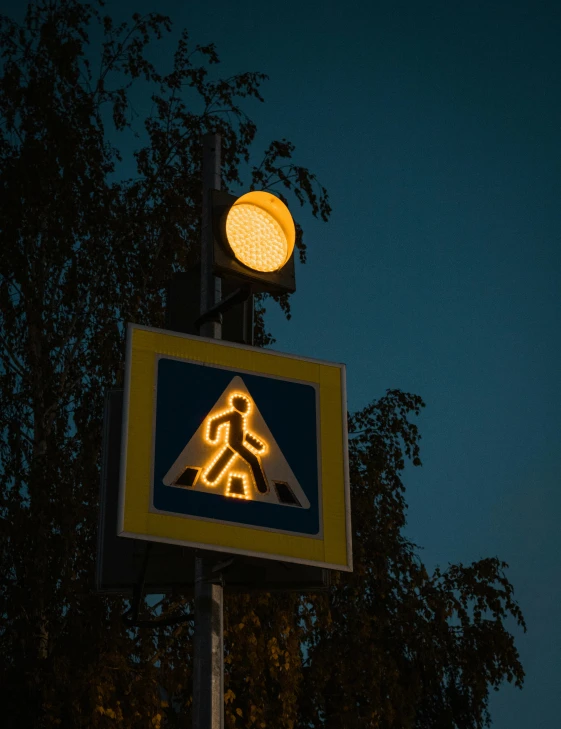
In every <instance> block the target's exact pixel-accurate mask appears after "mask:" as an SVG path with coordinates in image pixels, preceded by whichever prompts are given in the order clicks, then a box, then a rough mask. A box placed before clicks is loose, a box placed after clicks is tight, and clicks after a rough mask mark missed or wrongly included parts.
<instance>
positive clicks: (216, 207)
mask: <svg viewBox="0 0 561 729" xmlns="http://www.w3.org/2000/svg"><path fill="white" fill-rule="evenodd" d="M212 210H213V213H212V223H213V230H212V232H213V240H214V242H213V252H214V273H215V275H216V276H220V277H222V278H225V279H231V280H234V281H238V282H240V283H249V284H251V287H252V290H253V291H255V292H256V293H259V292H267V293H272V294H285V293H293V292H294V291H295V290H296V281H295V277H294V241H295V238H296V230H295V227H294V221H293V220H292V216H291V214H290V212H289V210H288V208H287V207H286V205H285V204H284V203H283V202H282V200H280V199H279V198H278V197H276V196H275V195H273V194H271V193H270V192H262V191H253V192H248V193H246V194H245V195H242V196H241V197H236V196H235V195H230V194H229V193H226V192H222V191H219V190H213V191H212Z"/></svg>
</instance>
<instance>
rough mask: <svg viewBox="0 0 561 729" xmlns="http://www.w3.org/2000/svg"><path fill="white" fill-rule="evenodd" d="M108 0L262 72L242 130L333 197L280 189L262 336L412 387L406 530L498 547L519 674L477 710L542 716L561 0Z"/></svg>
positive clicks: (548, 688)
mask: <svg viewBox="0 0 561 729" xmlns="http://www.w3.org/2000/svg"><path fill="white" fill-rule="evenodd" d="M7 5H10V3H6V2H3V3H2V6H3V7H4V10H7V7H6V6H7ZM107 10H108V11H109V12H111V13H112V14H115V15H117V16H118V17H124V16H125V15H126V14H128V11H129V10H130V12H132V11H135V10H137V11H139V12H141V13H144V12H148V11H153V10H157V11H158V12H162V13H165V14H168V15H170V16H171V17H172V18H173V20H174V22H175V23H176V26H177V27H178V28H179V27H183V26H186V27H187V28H189V29H190V32H191V37H192V39H193V41H194V42H196V43H207V42H211V41H212V42H215V43H216V44H217V49H218V52H219V55H220V57H221V60H222V65H221V66H220V67H218V72H219V73H220V74H221V75H231V74H233V73H236V72H241V71H246V70H256V71H262V72H264V73H267V74H268V75H269V76H270V80H269V81H268V82H267V83H266V84H265V85H264V87H263V93H264V96H265V99H266V103H265V104H263V105H261V104H258V103H256V102H255V103H254V102H252V103H250V104H248V105H246V107H245V108H246V109H247V110H248V111H249V113H250V115H251V116H252V118H253V119H254V121H255V122H256V123H257V124H258V127H259V130H260V133H259V137H258V141H257V148H258V149H259V150H261V149H263V148H264V147H265V145H266V144H267V143H268V141H270V140H271V139H273V138H281V137H287V138H288V139H290V140H291V141H292V142H293V143H294V144H295V145H296V153H295V160H296V162H297V163H299V164H304V165H306V166H309V167H310V168H311V169H313V170H314V171H315V172H316V173H317V174H318V177H319V179H320V180H321V182H322V183H323V184H324V185H325V186H326V187H327V188H328V190H329V193H330V197H331V203H332V206H333V215H332V218H331V220H330V222H329V223H328V224H325V223H320V222H316V221H314V220H313V219H312V218H311V216H310V215H309V213H307V212H306V211H300V210H299V209H298V206H296V205H293V211H294V214H295V217H296V219H297V220H298V221H299V222H301V223H302V225H303V226H304V228H305V236H306V241H307V244H308V251H309V255H308V263H307V264H306V265H305V266H298V268H297V285H298V291H297V293H296V294H295V295H294V296H293V299H292V310H293V316H292V320H291V321H290V322H286V321H285V320H284V319H283V316H282V314H281V313H280V312H279V311H275V310H274V309H275V307H273V306H271V307H269V312H270V315H269V317H268V323H269V326H270V328H271V330H272V332H273V334H274V335H275V337H276V339H277V342H276V344H275V345H274V348H275V349H277V350H279V351H285V352H291V353H296V354H299V355H304V356H311V357H317V358H321V359H326V360H334V361H338V362H345V363H346V364H347V376H348V393H349V404H350V408H351V409H352V410H356V409H358V408H361V407H362V406H364V405H366V404H367V403H368V402H369V401H371V400H372V399H374V398H377V397H380V396H381V395H383V394H384V392H385V390H386V389H387V388H400V389H403V390H407V391H410V392H415V393H418V394H419V395H421V396H422V397H423V398H424V400H425V401H426V404H427V407H426V409H425V411H424V412H423V414H422V416H421V418H420V421H419V426H420V429H421V433H422V436H423V440H422V444H421V445H422V459H423V468H422V469H413V468H410V469H409V470H408V471H407V472H406V475H405V481H406V484H407V498H408V502H409V505H410V510H409V522H408V527H407V536H408V537H409V538H410V539H412V540H413V541H414V542H416V543H417V544H419V545H421V546H422V547H423V548H424V549H423V551H422V553H421V557H422V558H423V560H424V561H425V562H426V564H427V566H428V567H434V566H435V565H436V564H440V565H441V566H442V567H445V566H446V565H447V563H449V562H459V561H461V562H464V563H469V562H471V561H473V560H477V559H479V558H481V557H487V556H495V555H496V556H499V557H500V558H501V559H504V560H505V561H507V562H508V563H509V564H510V570H509V572H508V576H509V578H510V579H511V581H512V582H513V584H514V586H515V594H516V597H517V599H518V600H519V602H520V604H521V607H522V608H523V610H524V613H525V616H526V618H527V621H528V627H529V629H528V633H527V634H526V635H523V634H522V633H521V632H518V631H516V641H517V645H518V647H519V649H520V652H521V656H522V661H523V664H524V668H525V670H526V673H527V678H526V684H525V687H524V689H523V691H522V692H520V691H518V690H515V689H513V688H511V687H505V688H504V689H502V690H501V691H500V692H499V693H498V694H495V695H493V697H492V699H491V712H492V717H493V723H494V726H495V727H496V728H497V729H528V728H529V727H531V728H532V729H540V728H541V727H544V728H547V729H550V728H551V727H553V726H557V725H558V724H559V717H558V714H559V712H558V708H557V704H558V701H559V695H560V693H561V631H560V629H559V625H560V624H561V569H560V554H561V533H560V531H559V529H558V525H557V522H558V520H559V518H560V515H561V489H560V488H559V487H560V479H559V475H558V473H559V465H558V463H559V455H560V450H561V449H560V440H561V438H560V431H561V428H560V424H559V418H560V407H559V406H560V404H561V383H560V373H561V362H560V360H561V345H560V331H561V327H560V319H561V316H560V315H561V297H560V290H561V286H560V284H561V246H560V242H561V240H560V239H561V219H560V208H561V205H560V202H561V141H560V135H561V63H560V61H561V4H560V3H557V2H553V1H552V2H540V1H539V0H534V2H530V0H525V1H524V2H517V1H516V0H508V1H504V2H493V0H487V1H486V2H478V1H476V0H471V1H470V2H467V1H466V0H464V1H463V2H458V1H454V0H447V1H446V0H443V1H442V2H432V1H431V0H427V2H422V3H421V2H416V1H415V0H410V1H409V2H399V1H397V2H377V1H376V0H374V1H373V2H366V1H365V0H363V2H333V1H332V0H323V1H322V2H318V1H317V0H285V1H284V2H283V3H263V2H256V0H247V1H246V2H244V3H238V2H231V1H228V0H214V1H213V2H212V3H207V2H197V3H195V2H190V1H188V0H160V1H159V2H158V3H155V2H154V0H136V1H134V0H126V2H122V1H121V0H119V2H117V0H109V2H108V3H107ZM125 11H126V12H125ZM171 48H172V46H171V45H170V44H164V45H162V47H161V55H160V58H161V60H162V62H164V63H166V59H168V58H169V53H170V50H171ZM146 108H147V109H149V104H148V103H147V107H146ZM140 111H143V110H142V109H141V110H140ZM257 156H258V155H256V161H257Z"/></svg>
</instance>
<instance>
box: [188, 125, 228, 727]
mask: <svg viewBox="0 0 561 729" xmlns="http://www.w3.org/2000/svg"><path fill="white" fill-rule="evenodd" d="M220 141H221V140H220V135H218V134H207V135H205V137H204V138H203V217H202V234H201V314H203V313H204V312H205V311H208V309H210V308H211V307H212V306H214V305H215V304H216V303H217V302H218V301H220V295H221V291H220V279H219V278H217V277H215V276H214V274H213V270H212V256H213V251H212V246H213V241H212V201H211V194H210V191H211V190H213V189H214V190H219V189H220V182H221V181H220ZM201 335H202V336H205V337H212V338H214V339H220V338H221V336H222V327H221V324H220V323H218V322H206V323H205V324H204V325H203V326H202V327H201ZM211 573H212V565H211V564H210V563H209V561H208V560H206V559H204V558H203V557H197V558H196V560H195V646H194V648H195V655H194V676H193V729H223V726H224V629H223V587H222V584H221V583H219V584H213V583H212V582H211V577H212V574H211Z"/></svg>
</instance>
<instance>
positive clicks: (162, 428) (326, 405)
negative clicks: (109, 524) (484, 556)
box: [118, 325, 352, 570]
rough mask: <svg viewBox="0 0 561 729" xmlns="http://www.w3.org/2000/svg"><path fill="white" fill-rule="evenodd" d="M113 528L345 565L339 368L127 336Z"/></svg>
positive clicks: (207, 342) (159, 334) (142, 330)
mask: <svg viewBox="0 0 561 729" xmlns="http://www.w3.org/2000/svg"><path fill="white" fill-rule="evenodd" d="M122 442H123V446H122V448H123V452H122V457H121V483H120V508H119V525H118V533H119V535H120V536H125V537H134V538H136V539H139V538H140V539H146V540H153V541H160V542H169V543H173V544H180V545H185V546H191V547H198V548H201V549H211V550H218V551H221V552H229V553H233V554H236V553H237V554H246V555H250V556H261V557H265V558H268V559H278V560H282V561H286V562H300V563H303V564H310V565H315V566H320V567H324V568H332V569H339V570H350V569H352V558H351V540H350V509H349V485H348V465H347V431H346V396H345V368H344V366H343V365H340V364H334V363H330V362H321V361H318V360H312V359H305V358H300V357H296V356H293V355H286V354H280V353H277V352H272V351H269V350H265V349H259V348H256V347H247V346H243V345H237V344H231V343H228V342H222V341H217V340H212V339H204V338H202V337H194V336H188V335H183V334H179V333H177V332H168V331H163V330H158V329H152V328H148V327H142V326H137V325H129V327H128V332H127V360H126V382H125V407H124V415H123V439H122Z"/></svg>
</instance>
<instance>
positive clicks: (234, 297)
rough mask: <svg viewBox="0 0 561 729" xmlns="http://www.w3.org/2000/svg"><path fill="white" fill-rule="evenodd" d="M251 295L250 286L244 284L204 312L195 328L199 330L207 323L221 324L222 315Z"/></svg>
mask: <svg viewBox="0 0 561 729" xmlns="http://www.w3.org/2000/svg"><path fill="white" fill-rule="evenodd" d="M251 294H252V288H251V285H250V284H245V285H244V286H242V287H241V288H239V289H236V290H235V291H233V292H232V293H231V294H230V295H229V296H227V297H226V298H225V299H222V301H219V302H218V304H215V305H214V306H213V307H212V308H210V309H208V310H207V311H205V313H204V314H202V315H201V316H200V317H199V318H198V319H197V320H196V322H195V327H196V328H197V329H200V328H201V327H202V326H203V325H204V324H206V323H207V322H213V323H222V314H224V313H226V312H227V311H229V310H230V309H231V308H232V307H233V306H236V305H237V304H242V303H243V302H244V301H247V300H248V299H249V297H250V296H251Z"/></svg>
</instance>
